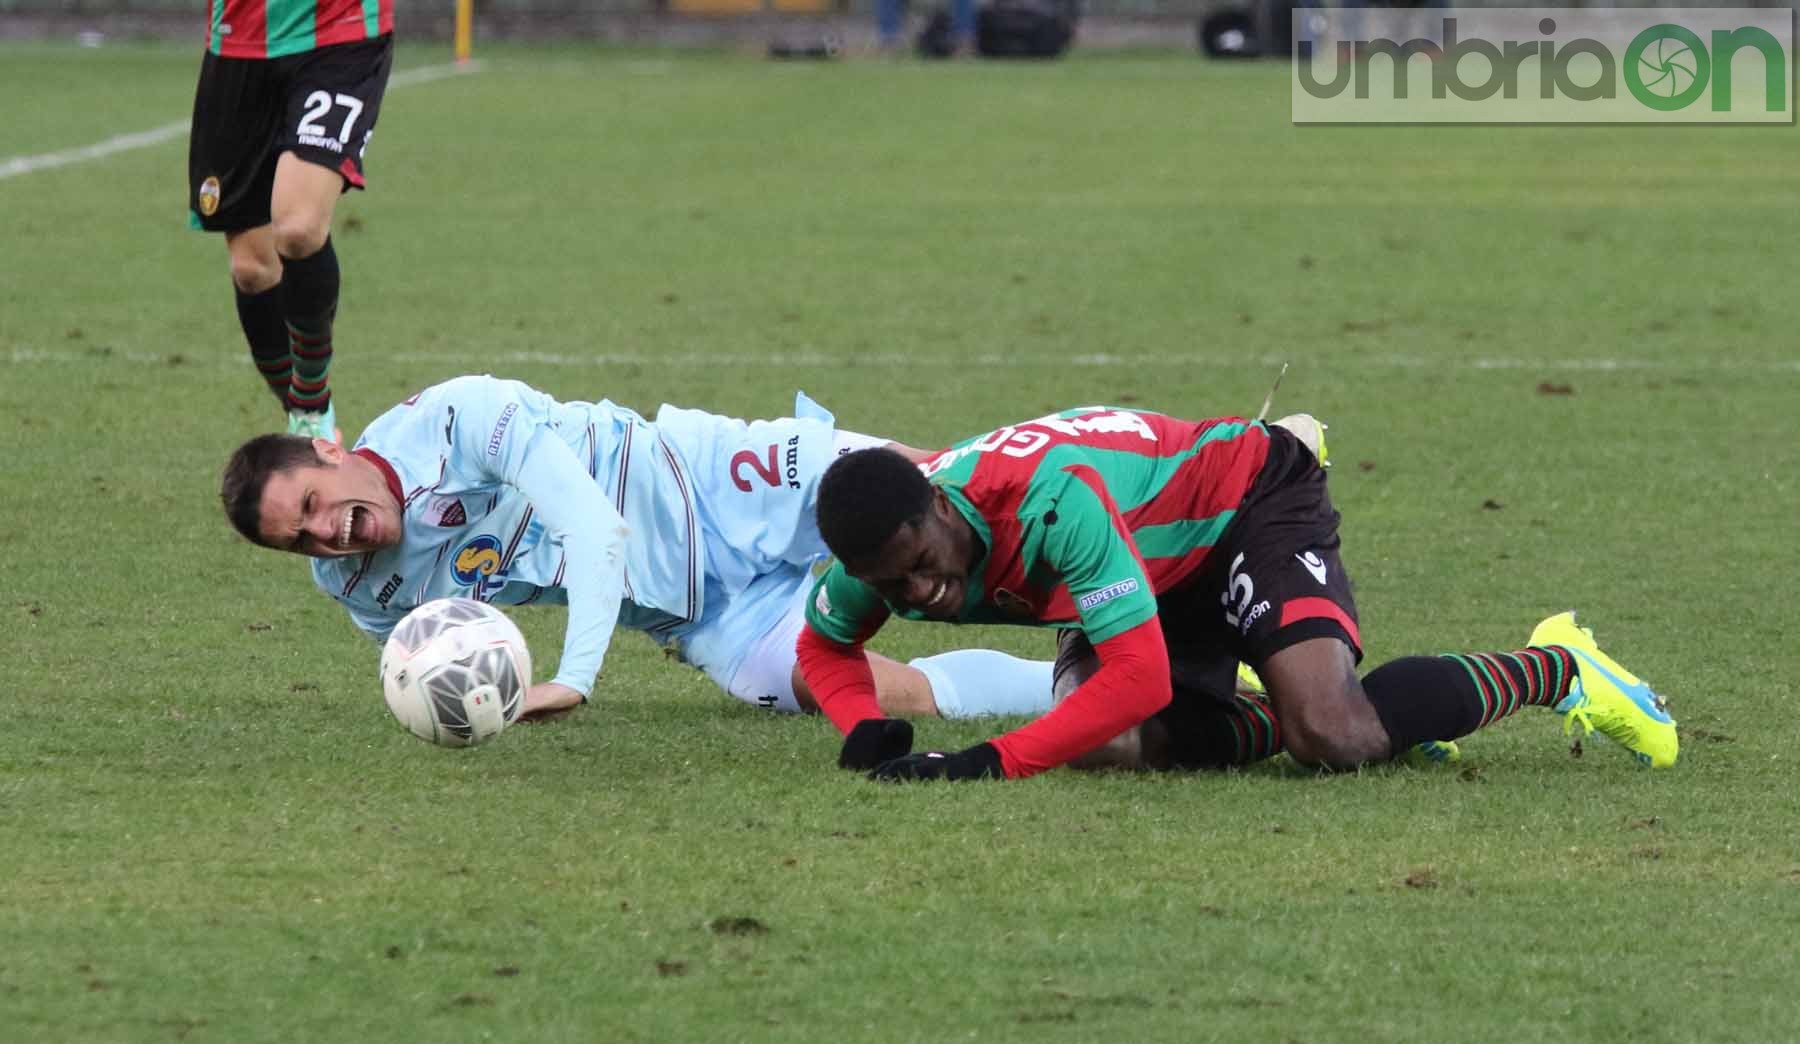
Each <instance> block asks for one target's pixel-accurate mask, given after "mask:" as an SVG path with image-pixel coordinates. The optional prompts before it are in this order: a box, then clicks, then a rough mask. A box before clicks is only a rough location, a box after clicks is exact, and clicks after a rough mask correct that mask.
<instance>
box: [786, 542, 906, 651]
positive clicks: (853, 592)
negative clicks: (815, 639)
mask: <svg viewBox="0 0 1800 1044" xmlns="http://www.w3.org/2000/svg"><path fill="white" fill-rule="evenodd" d="M887 617H888V607H887V603H886V602H883V601H882V600H881V596H880V595H878V594H876V593H875V589H874V588H872V587H870V586H869V585H868V584H865V583H863V582H862V581H861V580H858V579H856V578H855V577H853V576H851V575H850V574H849V573H846V572H845V571H844V566H843V564H842V563H840V562H833V563H831V565H830V566H829V567H827V568H826V570H825V572H823V573H821V574H820V575H819V578H818V579H817V580H815V581H813V589H812V597H810V598H808V599H807V600H806V625H807V626H808V627H811V628H812V629H813V631H814V632H815V633H817V634H820V635H823V636H824V637H826V638H829V639H831V640H832V641H834V642H837V643H838V644H839V645H854V644H856V643H858V642H861V641H863V640H864V639H866V638H868V637H869V636H870V635H872V634H874V633H875V632H876V631H877V630H879V629H880V627H881V625H882V624H883V623H884V622H885V621H886V620H887Z"/></svg>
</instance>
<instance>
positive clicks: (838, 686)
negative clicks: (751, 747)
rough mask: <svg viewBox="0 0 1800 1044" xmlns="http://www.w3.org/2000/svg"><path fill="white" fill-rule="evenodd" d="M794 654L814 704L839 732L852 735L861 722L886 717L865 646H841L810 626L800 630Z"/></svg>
mask: <svg viewBox="0 0 1800 1044" xmlns="http://www.w3.org/2000/svg"><path fill="white" fill-rule="evenodd" d="M794 653H795V656H796V657H797V658H798V659H799V661H800V677H801V678H803V679H805V681H806V687H807V688H808V689H811V690H812V696H813V700H814V702H816V703H818V705H819V710H820V712H821V713H823V714H824V715H825V716H826V717H827V718H830V719H831V723H832V724H833V725H836V726H837V727H838V731H839V732H842V733H844V734H845V735H849V733H850V730H851V729H853V728H855V727H856V723H857V722H859V721H862V720H864V719H865V718H879V717H882V716H883V715H882V713H881V704H879V703H877V702H876V700H875V672H874V671H873V670H872V669H871V668H870V667H869V658H868V657H867V656H864V655H863V651H862V645H861V643H858V644H856V645H839V644H838V643H836V642H834V641H832V640H831V639H829V638H827V637H825V636H824V635H822V634H820V633H819V632H817V631H815V630H813V629H812V627H811V625H808V626H805V627H802V628H801V629H800V641H799V642H797V643H796V644H795V646H794Z"/></svg>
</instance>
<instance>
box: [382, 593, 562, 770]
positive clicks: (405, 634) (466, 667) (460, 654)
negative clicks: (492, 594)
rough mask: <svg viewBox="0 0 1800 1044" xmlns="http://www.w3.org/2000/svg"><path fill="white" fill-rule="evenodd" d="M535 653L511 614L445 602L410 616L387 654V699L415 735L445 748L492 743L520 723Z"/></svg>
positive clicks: (384, 681)
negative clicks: (503, 732) (527, 644)
mask: <svg viewBox="0 0 1800 1044" xmlns="http://www.w3.org/2000/svg"><path fill="white" fill-rule="evenodd" d="M530 684H531V651H530V650H529V649H527V648H526V647H525V636H524V635H522V634H520V633H519V629H518V628H517V627H515V626H514V625H513V622H512V621H511V620H509V619H507V618H506V614H505V613H503V612H501V611H500V610H498V609H496V608H494V607H493V606H491V605H488V604H487V603H486V602H477V601H475V600H474V599H472V598H439V599H437V600H436V601H431V602H426V603H425V604H424V605H421V606H419V607H418V608H417V609H414V610H413V611H412V612H410V613H407V614H406V618H405V619H403V620H401V621H400V623H399V625H398V626H396V627H395V628H394V633H393V634H391V635H389V636H388V640H387V645H386V646H385V647H384V648H383V649H382V650H381V693H382V695H383V696H385V697H387V705H388V710H391V711H393V712H394V717H396V718H398V719H400V724H402V725H404V726H406V727H407V729H408V730H409V731H411V732H412V734H413V735H415V736H417V737H419V738H420V739H423V740H430V741H431V742H433V743H436V744H438V745H439V746H443V747H472V746H474V745H476V744H477V743H486V742H487V741H488V740H491V739H493V738H494V737H495V736H498V735H500V730H501V729H504V728H506V727H507V726H508V725H511V724H512V723H513V722H514V721H516V720H518V717H519V710H520V709H521V708H522V707H524V705H525V687H526V686H528V685H530Z"/></svg>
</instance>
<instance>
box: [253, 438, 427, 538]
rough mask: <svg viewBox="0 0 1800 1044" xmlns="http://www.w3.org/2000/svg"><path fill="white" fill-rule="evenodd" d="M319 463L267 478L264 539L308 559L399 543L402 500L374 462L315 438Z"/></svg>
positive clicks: (262, 533)
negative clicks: (390, 487)
mask: <svg viewBox="0 0 1800 1044" xmlns="http://www.w3.org/2000/svg"><path fill="white" fill-rule="evenodd" d="M313 450H314V451H315V452H317V453H318V455H319V459H320V460H321V461H323V463H321V464H318V465H306V466H301V467H297V468H289V469H288V470H286V471H278V472H275V473H274V474H272V475H270V476H269V480H268V482H267V483H266V484H264V486H263V492H262V503H261V507H260V514H261V518H260V520H259V522H260V527H261V533H260V535H261V537H262V542H263V543H264V544H265V545H267V546H269V547H272V548H276V549H277V550H281V551H291V552H293V553H295V554H300V555H306V556H307V557H309V558H341V557H343V556H345V555H360V554H363V553H364V552H367V551H378V550H380V549H382V548H384V547H392V546H393V545H395V544H397V543H399V542H400V537H401V533H402V529H401V526H402V520H401V516H400V503H399V501H398V500H396V499H395V497H394V494H393V491H392V490H390V489H388V485H387V479H386V478H384V477H383V476H382V474H381V469H379V468H377V467H376V466H375V465H374V464H372V463H370V462H369V461H367V460H365V459H363V458H362V457H358V456H356V455H355V454H353V453H349V452H347V451H346V450H345V449H344V447H342V446H340V445H338V444H337V443H335V442H332V441H331V440H329V439H314V440H313Z"/></svg>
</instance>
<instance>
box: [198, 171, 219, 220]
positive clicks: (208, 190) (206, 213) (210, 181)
mask: <svg viewBox="0 0 1800 1044" xmlns="http://www.w3.org/2000/svg"><path fill="white" fill-rule="evenodd" d="M218 212H219V176H218V175H217V174H208V175H207V176H206V180H205V181H202V182H201V183H200V216H201V217H212V216H213V215H214V214H216V213H218Z"/></svg>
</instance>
